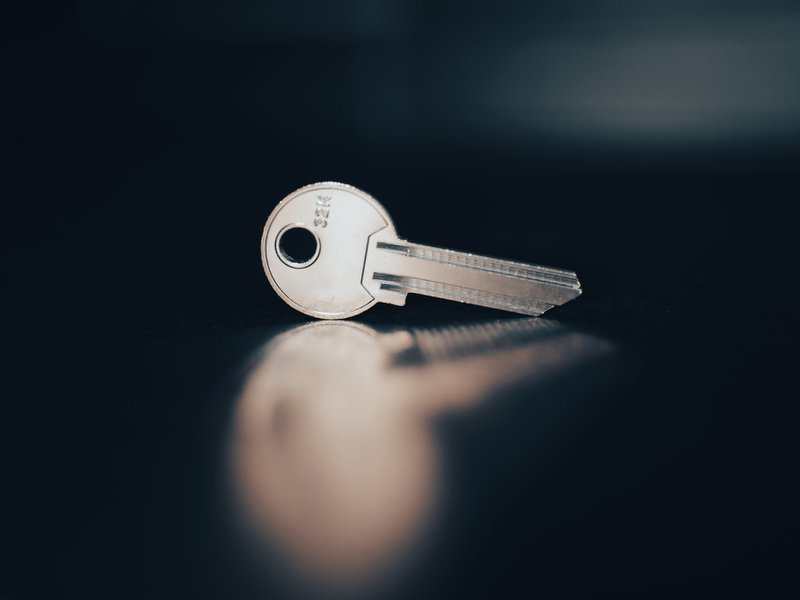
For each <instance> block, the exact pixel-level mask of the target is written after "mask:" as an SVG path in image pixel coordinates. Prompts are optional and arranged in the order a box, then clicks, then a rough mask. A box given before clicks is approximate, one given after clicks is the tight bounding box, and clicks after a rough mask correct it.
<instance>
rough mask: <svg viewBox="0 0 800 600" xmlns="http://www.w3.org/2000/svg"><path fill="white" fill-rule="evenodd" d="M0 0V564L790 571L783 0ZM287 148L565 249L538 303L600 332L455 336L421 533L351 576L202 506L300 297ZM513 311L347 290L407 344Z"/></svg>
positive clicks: (552, 249) (796, 93) (215, 593)
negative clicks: (459, 365)
mask: <svg viewBox="0 0 800 600" xmlns="http://www.w3.org/2000/svg"><path fill="white" fill-rule="evenodd" d="M0 10H2V15H3V16H2V22H3V24H4V25H5V27H4V29H5V30H6V31H5V32H4V34H3V42H2V44H3V52H2V58H0V61H1V62H2V84H1V85H2V94H1V95H0V103H1V104H2V119H1V120H0V127H1V128H2V129H0V139H2V144H0V152H2V164H1V165H0V185H1V186H2V187H0V198H2V203H1V204H0V205H1V206H2V218H0V227H2V236H1V239H0V248H2V307H3V315H4V317H5V319H4V321H5V327H4V332H3V342H4V343H3V346H4V347H5V355H6V357H5V359H4V361H3V366H4V374H3V382H4V383H3V385H4V390H3V394H2V396H3V400H2V401H0V405H2V415H3V416H2V418H0V433H2V436H1V437H2V441H0V444H2V456H3V470H2V473H3V474H2V481H3V485H2V488H1V489H2V501H0V503H1V505H2V511H3V513H2V514H3V526H2V530H3V535H2V536H0V550H1V551H2V562H0V596H1V597H3V598H9V599H20V600H22V599H26V598H52V597H80V598H86V597H115V598H127V597H136V598H142V597H146V598H160V597H215V598H216V597H224V598H239V597H242V598H250V597H286V596H296V595H298V594H301V593H302V594H309V595H312V596H315V595H322V596H325V597H327V596H330V595H332V594H334V593H336V594H346V595H350V594H355V595H364V596H375V597H408V596H409V595H410V594H414V595H415V596H420V597H451V596H452V597H463V596H469V595H474V596H476V597H494V596H506V595H511V594H512V593H513V594H515V595H521V594H527V595H538V596H541V597H583V598H585V597H596V596H609V595H613V596H639V597H640V596H643V595H644V596H649V597H657V596H664V597H675V596H678V595H680V596H695V595H696V596H701V595H702V596H707V595H709V594H712V593H730V592H734V591H738V592H742V591H744V592H745V593H748V595H751V596H758V597H764V596H769V597H783V596H786V597H788V596H792V595H794V594H797V593H798V591H800V590H798V584H797V580H796V574H795V570H796V564H797V560H798V558H800V557H798V556H797V541H798V536H797V533H798V528H797V519H796V515H795V508H796V505H797V501H798V497H797V494H796V489H795V488H796V481H795V480H796V472H797V457H798V453H797V443H796V432H795V431H794V424H795V423H796V422H797V416H798V415H797V410H796V408H795V401H794V399H795V397H796V395H797V392H796V390H795V387H796V383H795V381H794V380H793V377H792V374H793V371H794V368H795V367H796V363H797V358H798V354H797V342H796V333H797V322H798V311H797V305H796V301H795V298H796V292H797V284H796V261H795V259H796V257H797V250H796V222H797V221H796V217H795V215H796V210H795V209H794V205H795V204H796V201H797V199H798V197H800V196H799V193H800V178H798V164H799V163H798V160H800V75H799V74H800V9H798V7H797V6H796V3H793V2H780V1H777V0H766V1H762V2H758V3H754V2H740V1H729V2H720V1H717V0H699V1H694V2H682V1H681V2H678V1H673V2H655V1H654V2H633V1H631V0H601V1H595V2H586V1H577V0H575V1H561V2H521V1H518V2H494V3H489V4H487V3H477V2H471V1H461V2H454V1H451V0H438V1H431V2H423V1H421V0H343V1H340V2H333V1H330V2H324V1H322V0H305V1H295V2H289V1H288V0H280V1H269V0H231V1H228V2H219V1H212V0H197V1H192V2H189V1H188V0H160V1H155V0H139V1H137V2H132V1H127V0H109V1H105V2H104V1H100V0H83V1H76V2H59V3H39V2H7V3H5V4H4V6H3V8H2V9H0ZM319 180H338V181H344V182H346V183H350V184H352V185H356V186H358V187H360V188H362V189H364V190H366V191H368V192H370V193H371V194H373V195H374V196H376V197H377V198H378V199H379V200H380V201H381V202H382V203H383V204H384V205H385V206H386V208H387V209H388V211H389V212H390V214H391V215H392V217H393V219H394V222H395V225H396V227H397V230H398V233H399V234H400V235H401V236H403V237H406V238H408V239H410V240H413V241H419V242H422V243H429V244H433V245H439V246H443V247H449V248H455V249H462V250H467V251H472V252H476V253H484V254H489V255H495V256H502V257H506V258H511V259H517V260H523V261H529V262H536V263H542V264H548V265H553V266H558V267H565V268H571V269H574V270H575V271H576V272H577V273H578V275H579V276H580V278H581V282H582V284H583V288H584V294H583V296H582V297H581V298H580V299H578V300H577V301H575V302H573V303H570V304H569V305H566V306H564V307H562V308H560V309H557V310H554V311H552V312H551V313H548V315H547V320H552V321H554V322H555V323H556V324H557V325H558V326H559V327H563V328H564V330H563V331H565V332H566V333H565V335H569V336H577V337H576V338H575V339H581V340H592V342H591V343H590V344H588V345H586V344H584V345H582V346H580V347H581V348H593V349H600V348H602V349H603V351H602V353H598V354H596V355H595V354H592V356H595V357H596V360H594V362H591V365H594V366H587V365H589V363H586V362H584V361H582V360H580V361H576V360H562V361H561V362H562V363H563V365H562V366H561V367H559V368H558V369H556V368H555V367H553V373H555V372H558V373H560V374H561V375H559V376H558V377H556V376H555V375H554V376H553V377H549V376H548V378H546V379H542V378H541V377H539V376H538V375H537V374H534V372H536V373H538V371H536V369H535V364H537V361H538V360H539V358H537V357H542V356H543V357H545V358H544V359H545V362H546V361H548V360H551V359H552V357H554V356H555V357H562V358H563V357H564V356H565V355H564V353H563V351H562V350H558V351H554V350H553V348H554V346H552V345H546V346H541V347H540V346H536V345H535V344H534V346H530V343H533V342H530V340H528V341H525V342H523V343H522V345H523V347H524V348H527V350H525V353H523V354H522V355H521V356H523V357H526V358H525V360H530V366H526V365H527V364H528V363H517V362H513V361H514V360H518V359H519V356H520V355H519V354H513V355H512V354H509V353H508V348H507V347H506V346H505V345H503V344H500V346H501V350H502V351H501V352H500V354H498V353H497V352H498V350H497V347H496V346H497V344H495V343H492V344H489V345H488V346H484V347H481V349H479V350H478V351H475V350H474V349H473V350H471V351H470V356H473V358H474V355H476V354H477V355H478V356H483V357H484V358H485V359H486V360H485V361H484V362H482V363H481V365H483V366H482V367H481V368H477V367H476V371H475V372H476V373H484V374H486V379H485V384H484V387H481V388H480V389H481V390H484V392H485V393H486V395H487V397H488V396H491V397H492V398H495V399H496V396H497V394H499V396H500V397H501V400H500V401H498V402H495V401H494V400H492V402H490V403H488V404H486V406H492V407H496V408H493V409H492V410H489V409H485V410H484V409H481V410H478V411H477V412H475V411H472V412H471V411H469V410H467V411H466V412H461V413H458V414H460V415H461V416H456V417H452V418H451V417H447V418H445V419H444V421H442V420H441V419H439V420H437V419H434V423H435V424H434V425H433V427H434V428H435V429H434V431H435V433H436V435H435V436H434V439H435V440H436V444H437V447H438V448H439V451H440V452H441V454H442V456H444V457H445V458H444V459H443V460H444V462H445V463H446V464H447V465H449V467H448V469H449V470H446V471H447V472H448V473H451V474H450V475H449V481H450V483H449V484H448V485H447V486H444V487H443V489H446V490H447V491H446V492H442V496H441V498H446V499H447V500H444V499H442V500H439V501H438V502H441V505H438V504H436V502H434V501H431V502H432V503H433V504H432V506H433V505H434V504H436V506H440V509H439V511H440V512H439V513H437V514H439V515H440V517H438V520H436V523H438V525H436V527H433V528H432V529H431V531H434V530H435V531H436V532H438V533H437V534H435V535H434V534H433V533H430V535H431V536H432V537H431V539H432V540H433V541H430V542H426V543H425V544H423V545H424V546H425V548H426V550H425V551H422V550H420V551H419V552H416V551H413V552H412V554H414V556H416V557H417V560H416V561H411V563H409V564H405V563H404V566H403V567H402V568H399V567H398V568H399V569H400V570H399V571H397V572H393V575H391V576H386V577H387V578H384V579H382V580H381V582H380V583H377V584H375V583H370V584H369V585H368V586H367V587H358V586H357V589H356V588H350V587H347V586H344V587H342V586H338V584H337V585H336V586H333V587H326V586H325V585H323V587H322V588H317V587H313V586H311V587H304V585H305V584H302V585H300V588H298V587H297V585H299V584H297V580H301V581H305V578H306V576H305V575H304V574H303V573H300V574H299V575H292V576H286V575H285V574H282V567H278V566H276V565H279V564H281V563H280V561H279V560H277V559H275V558H274V557H273V555H272V554H269V553H268V556H266V557H262V556H261V555H260V554H259V552H249V553H248V552H246V551H244V550H243V549H242V547H243V546H246V545H247V544H244V543H242V544H240V543H239V542H240V541H241V540H239V539H238V537H237V535H238V534H234V533H232V531H233V530H237V528H238V527H240V525H237V526H233V525H232V524H231V523H230V522H229V521H230V520H236V519H233V518H232V517H231V516H230V515H231V512H232V509H231V505H236V504H237V502H236V501H234V500H232V499H231V496H235V495H236V494H235V493H234V492H233V491H232V490H233V489H234V488H235V485H234V484H232V483H231V481H232V480H235V479H236V478H235V476H233V475H231V472H232V471H231V469H232V467H231V464H230V444H231V443H232V442H231V440H232V439H233V440H234V442H233V443H234V445H235V440H236V439H237V437H236V436H237V433H236V426H235V423H236V422H237V420H236V415H237V414H239V413H238V412H237V411H239V410H240V409H239V408H237V407H238V406H239V402H240V400H239V399H240V397H243V396H242V394H243V392H242V390H243V389H248V388H247V385H248V384H247V382H248V381H252V379H251V378H252V373H253V372H254V371H253V368H254V365H257V364H259V363H258V359H257V358H254V357H258V356H263V355H264V354H263V353H264V352H267V355H268V354H269V348H273V350H274V348H276V347H279V345H276V344H278V342H275V341H274V340H275V339H278V338H274V337H273V336H275V335H276V334H281V335H285V334H286V332H287V331H291V330H292V329H291V328H293V327H296V326H298V325H301V324H303V323H306V322H307V321H306V319H304V318H303V317H302V316H301V315H299V314H296V313H294V312H293V311H292V310H291V309H290V308H289V307H288V306H286V305H284V304H283V303H282V301H280V299H279V298H278V297H277V296H276V295H275V294H274V292H273V291H272V290H271V289H270V287H269V286H268V284H267V281H266V278H265V277H264V275H263V273H262V271H261V265H260V262H259V252H258V241H259V239H260V234H261V228H262V227H263V224H264V221H265V220H266V218H267V216H268V214H269V213H270V211H271V210H272V208H273V207H274V205H275V204H276V203H277V202H278V201H279V200H280V199H281V198H283V197H284V196H285V195H286V194H288V193H289V192H291V191H292V190H294V189H296V188H298V187H300V186H302V185H305V184H307V183H311V182H314V181H319ZM507 318H509V317H508V316H505V315H500V314H498V313H494V312H492V311H488V310H483V309H475V308H470V307H465V306H459V305H450V304H449V303H447V302H444V301H437V300H433V299H426V298H411V299H410V300H409V303H408V306H407V307H405V308H402V309H401V308H397V307H390V306H380V307H376V308H374V309H372V310H370V311H369V312H368V313H365V314H364V315H362V316H361V317H359V319H358V322H359V323H360V324H361V325H363V326H364V327H368V328H369V329H370V330H372V331H374V332H377V333H376V335H383V336H386V335H390V334H394V337H392V338H380V339H387V340H388V339H391V340H396V339H397V336H398V335H399V336H400V337H402V338H403V339H405V338H408V339H411V340H412V346H413V347H416V346H414V344H419V339H420V335H421V336H423V338H424V336H425V335H427V334H419V332H420V331H430V330H432V329H436V328H440V327H443V326H448V327H454V326H455V327H461V326H466V325H474V324H478V323H480V324H485V323H495V325H496V324H497V321H498V319H501V320H502V319H507ZM493 331H494V329H493ZM498 331H501V332H503V331H505V330H504V329H503V327H502V326H501V327H500V329H499V330H498ZM409 336H410V337H409ZM280 339H284V338H280ZM369 339H372V338H369ZM569 339H573V338H572V337H570V338H569ZM271 340H273V341H272V342H271ZM414 340H416V341H414ZM270 343H272V346H270V345H269V344H270ZM519 343H520V342H518V341H517V342H515V344H519ZM536 343H537V344H538V343H539V342H536ZM526 344H527V345H526ZM467 345H468V346H469V345H470V344H469V343H467ZM265 347H266V348H267V350H266V351H265V350H264V348H265ZM343 347H349V346H347V345H346V344H345V345H344V346H343ZM556 347H557V348H561V346H556ZM358 348H359V352H361V351H363V350H362V349H361V348H362V347H361V346H358ZM381 348H382V349H379V350H376V349H373V350H372V351H370V352H372V354H370V355H375V356H384V355H385V356H394V355H395V353H396V351H397V348H396V347H395V346H394V345H392V344H390V345H389V350H386V348H384V347H383V346H381ZM536 348H539V349H538V350H536ZM534 350H536V351H535V352H534ZM598 352H599V350H598ZM530 353H533V354H530ZM600 354H602V355H603V356H604V357H605V358H603V359H602V360H600V359H599V358H597V357H599V356H600ZM422 356H423V358H422V359H420V360H422V364H423V365H427V366H428V367H430V370H429V371H426V373H428V375H425V376H424V377H423V378H422V380H423V381H425V382H426V383H425V386H427V387H426V389H433V390H436V389H439V390H446V389H447V388H448V387H449V386H450V385H452V382H453V381H454V377H456V378H457V376H454V375H453V373H452V372H448V375H447V376H443V375H441V373H442V372H443V371H442V370H441V369H438V368H433V366H435V365H437V364H439V363H438V362H437V361H441V360H442V357H434V358H425V356H426V355H425V353H424V352H422ZM453 356H458V357H460V356H461V354H459V353H458V352H456V353H454V354H452V356H451V355H450V354H447V357H449V358H447V357H446V358H445V360H448V361H451V362H452V360H453ZM513 356H516V357H517V358H513ZM566 356H568V357H572V358H575V354H574V353H573V352H572V351H570V352H568V353H567V355H566ZM548 357H550V358H548ZM459 359H460V358H459ZM387 360H389V359H387ZM391 360H394V359H391ZM391 360H390V362H391ZM553 360H554V359H553ZM509 361H511V362H509ZM291 364H293V365H294V364H298V363H297V362H296V361H295V362H293V363H291ZM315 364H316V363H315ZM381 364H382V363H381ZM504 364H505V365H506V366H508V365H513V366H514V372H515V373H517V375H516V376H515V378H512V379H513V381H514V382H516V383H515V384H514V385H506V386H505V387H504V385H503V381H506V380H507V379H508V378H509V377H510V375H509V374H508V373H509V371H508V369H504V368H503V366H502V365H504ZM547 364H550V363H547ZM432 365H433V366H432ZM598 365H600V366H598ZM598 370H599V372H598ZM255 372H260V371H258V369H256V371H255ZM291 372H292V371H291V370H288V371H287V373H291ZM378 372H379V373H382V374H381V375H380V376H379V377H378V376H376V381H378V382H380V381H383V371H378ZM525 373H528V374H529V375H530V376H528V375H525ZM322 375H323V376H327V375H326V372H323V373H322ZM401 380H403V379H402V378H401ZM411 380H412V378H409V379H408V381H411ZM382 385H383V384H381V383H375V382H374V381H373V388H372V390H373V392H374V395H375V397H376V398H378V399H380V398H381V397H383V395H384V394H383V390H384V388H383V387H382ZM400 388H401V389H404V390H405V391H404V394H406V395H409V394H410V395H411V396H415V397H416V396H418V395H419V394H418V393H417V392H414V391H413V390H414V389H416V388H413V389H412V388H411V387H406V388H403V386H402V385H400ZM498 389H502V390H503V391H502V392H498V391H497V390H498ZM298 393H299V392H298ZM307 393H313V392H312V391H308V392H307ZM401 395H402V394H401ZM345 396H347V394H345ZM348 397H349V396H348ZM487 411H488V412H487ZM310 414H316V413H314V412H313V411H311V413H310ZM556 417H557V418H556ZM531 423H536V424H537V426H536V427H535V428H533V429H532V428H531ZM543 432H546V435H545V433H543ZM544 457H546V458H547V460H544ZM234 470H235V469H234ZM345 470H346V469H345ZM431 510H433V509H431ZM233 512H236V511H235V510H233ZM335 514H338V513H335ZM334 520H335V518H334ZM244 529H248V527H247V526H245V527H244ZM426 535H427V534H426ZM426 539H427V538H426ZM418 543H421V542H418ZM239 552H243V553H244V554H246V555H247V556H249V558H248V559H244V558H242V557H241V556H240V555H239ZM256 555H257V557H256ZM250 562H252V564H250ZM245 564H247V566H245ZM287 580H288V581H289V582H288V583H287ZM315 585H316V584H315ZM326 585H327V584H326ZM331 585H333V584H331ZM301 588H302V589H301Z"/></svg>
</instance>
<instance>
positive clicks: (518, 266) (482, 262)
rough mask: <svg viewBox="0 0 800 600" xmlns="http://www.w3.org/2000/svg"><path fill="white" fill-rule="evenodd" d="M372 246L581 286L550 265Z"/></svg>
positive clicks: (403, 246) (415, 246) (426, 249)
mask: <svg viewBox="0 0 800 600" xmlns="http://www.w3.org/2000/svg"><path fill="white" fill-rule="evenodd" d="M376 248H378V249H380V250H385V251H388V252H394V253H396V254H401V255H403V256H408V257H410V258H418V259H421V260H427V261H431V262H436V263H440V264H447V265H454V266H459V267H467V268H469V269H476V270H478V271H485V272H487V273H496V274H498V275H505V276H507V277H517V278H519V279H527V280H530V281H537V282H540V283H549V284H553V285H557V286H560V287H565V288H571V289H574V290H579V289H580V287H581V286H580V282H579V281H578V277H577V276H576V275H575V273H573V272H572V271H568V270H566V269H556V268H553V267H544V266H541V265H533V264H528V263H522V262H516V261H511V260H501V259H497V258H490V257H488V256H478V255H475V254H469V253H466V252H457V251H454V250H447V249H444V248H434V247H431V246H422V245H418V244H395V243H390V242H380V241H379V242H377V244H376Z"/></svg>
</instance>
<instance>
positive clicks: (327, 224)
mask: <svg viewBox="0 0 800 600" xmlns="http://www.w3.org/2000/svg"><path fill="white" fill-rule="evenodd" d="M261 262H262V264H263V265H264V272H265V273H266V275H267V278H268V279H269V282H270V284H272V287H273V288H274V289H275V291H276V292H277V293H278V295H279V296H280V297H281V298H283V299H284V300H285V301H286V302H287V303H288V304H289V305H290V306H292V307H294V308H296V309H297V310H299V311H300V312H302V313H305V314H307V315H310V316H312V317H316V318H318V319H346V318H347V317H352V316H354V315H357V314H360V313H362V312H364V311H365V310H367V309H368V308H370V307H371V306H373V305H374V304H375V303H377V302H386V303H389V304H396V305H398V306H403V305H404V304H405V302H406V295H407V294H409V293H413V294H424V295H426V296H434V297H436V298H444V299H447V300H455V301H458V302H466V303H468V304H476V305H478V306H485V307H489V308H497V309H500V310H506V311H510V312H514V313H520V314H523V315H532V316H538V315H541V314H542V313H544V312H545V311H547V310H549V309H551V308H552V307H554V306H559V305H561V304H564V303H565V302H569V301H570V300H572V299H574V298H577V297H578V296H579V295H580V294H581V284H580V282H579V281H578V277H577V276H576V275H575V273H574V272H572V271H567V270H564V269H554V268H551V267H542V266H539V265H532V264H527V263H523V262H516V261H510V260H501V259H497V258H489V257H486V256H478V255H475V254H467V253H464V252H455V251H453V250H446V249H444V248H435V247H432V246H423V245H421V244H414V243H411V242H407V241H406V240H403V239H400V238H399V237H397V233H396V232H395V229H394V225H393V223H392V220H391V218H390V217H389V214H388V213H387V212H386V209H385V208H383V206H381V205H380V203H379V202H378V201H377V200H375V198H373V197H372V196H370V195H369V194H367V193H366V192H363V191H361V190H359V189H356V188H354V187H352V186H349V185H346V184H343V183H335V182H331V181H327V182H323V183H314V184H312V185H308V186H305V187H303V188H300V189H299V190H297V191H295V192H292V193H291V194H289V195H288V196H286V198H284V199H283V200H282V201H281V202H280V203H279V204H278V206H277V207H276V208H275V210H273V211H272V214H271V215H270V216H269V218H268V219H267V223H266V225H265V226H264V234H263V236H262V238H261Z"/></svg>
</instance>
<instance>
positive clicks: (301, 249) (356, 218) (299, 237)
mask: <svg viewBox="0 0 800 600" xmlns="http://www.w3.org/2000/svg"><path fill="white" fill-rule="evenodd" d="M383 229H388V230H389V231H391V232H393V231H394V225H393V224H392V220H391V218H390V217H389V215H388V213H387V212H386V209H384V208H383V206H381V205H380V203H379V202H378V201H377V200H375V198H373V197H372V196H370V195H369V194H367V193H366V192H363V191H361V190H359V189H357V188H354V187H352V186H349V185H346V184H343V183H336V182H332V181H326V182H322V183H314V184H311V185H307V186H305V187H302V188H300V189H299V190H296V191H294V192H292V193H291V194H289V195H288V196H286V198H284V199H283V200H281V202H280V203H279V204H278V206H276V207H275V210H273V211H272V214H271V215H270V216H269V218H268V219H267V223H266V225H265V226H264V234H263V235H262V237H261V262H262V264H263V266H264V273H266V275H267V279H269V282H270V284H271V285H272V287H273V288H274V289H275V291H276V292H277V293H278V295H279V296H280V297H281V298H283V299H284V300H285V301H286V302H287V303H288V304H289V305H290V306H292V307H294V308H295V309H297V310H299V311H300V312H302V313H305V314H307V315H309V316H312V317H316V318H318V319H345V318H347V317H352V316H354V315H357V314H359V313H362V312H364V311H365V310H367V309H368V308H370V307H371V306H372V305H373V304H375V303H376V302H377V300H376V299H375V298H374V297H373V295H372V294H370V293H369V292H368V291H367V290H366V288H365V287H364V286H363V285H362V284H361V278H362V274H363V270H364V261H365V259H366V255H367V247H368V242H369V238H370V236H371V235H373V234H374V233H376V232H378V231H381V230H383Z"/></svg>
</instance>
